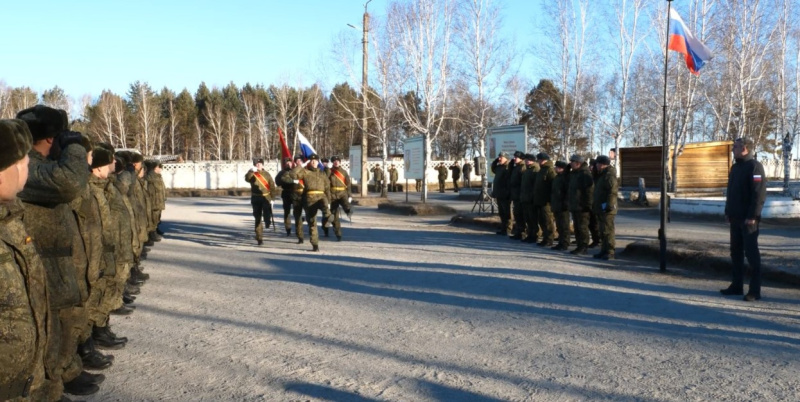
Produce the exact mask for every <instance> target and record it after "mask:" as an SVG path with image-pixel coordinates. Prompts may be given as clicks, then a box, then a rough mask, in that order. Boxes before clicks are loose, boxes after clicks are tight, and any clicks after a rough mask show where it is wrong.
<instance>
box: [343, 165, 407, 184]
mask: <svg viewBox="0 0 800 402" xmlns="http://www.w3.org/2000/svg"><path fill="white" fill-rule="evenodd" d="M342 170H344V169H342ZM398 177H399V174H398V173H397V168H391V169H389V181H391V182H392V183H396V182H397V179H398Z"/></svg>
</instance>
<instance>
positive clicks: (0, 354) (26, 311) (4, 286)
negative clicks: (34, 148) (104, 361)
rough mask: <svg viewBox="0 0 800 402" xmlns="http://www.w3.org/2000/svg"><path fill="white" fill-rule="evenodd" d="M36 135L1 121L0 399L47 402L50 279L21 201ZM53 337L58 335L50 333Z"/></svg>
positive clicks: (15, 122)
mask: <svg viewBox="0 0 800 402" xmlns="http://www.w3.org/2000/svg"><path fill="white" fill-rule="evenodd" d="M30 150H31V133H30V131H29V130H28V126H27V125H26V124H25V122H23V121H21V120H0V294H1V295H3V303H0V333H2V334H5V336H3V337H0V400H3V401H4V400H7V399H12V400H16V398H30V399H31V400H47V398H48V394H49V392H48V389H46V387H45V384H46V382H45V369H44V361H43V359H44V353H45V350H46V346H47V336H48V333H47V332H46V327H47V315H48V314H49V312H48V304H47V303H48V301H47V284H46V283H47V279H46V274H45V270H44V266H43V265H42V262H41V260H40V259H39V254H38V253H37V251H36V248H35V247H34V245H33V243H32V241H31V239H32V238H31V236H29V235H28V232H27V231H26V230H25V226H24V225H23V223H22V216H23V212H24V207H23V206H22V204H21V203H20V202H19V200H18V199H17V193H19V192H20V191H21V190H22V189H23V187H24V186H25V182H26V181H27V179H28V162H29V161H28V158H29V156H28V153H29V152H30ZM49 335H50V336H53V334H52V333H51V334H49Z"/></svg>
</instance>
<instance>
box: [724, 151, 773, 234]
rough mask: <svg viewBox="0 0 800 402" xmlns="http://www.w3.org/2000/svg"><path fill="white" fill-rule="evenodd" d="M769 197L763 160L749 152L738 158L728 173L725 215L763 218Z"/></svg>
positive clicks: (742, 218)
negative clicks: (760, 160)
mask: <svg viewBox="0 0 800 402" xmlns="http://www.w3.org/2000/svg"><path fill="white" fill-rule="evenodd" d="M766 198H767V177H766V174H765V173H764V166H763V165H761V162H759V161H757V160H755V159H753V156H752V155H750V154H747V155H745V156H744V158H738V159H736V162H735V163H734V164H733V166H732V167H731V171H730V173H729V174H728V192H727V196H726V197H725V216H727V217H728V218H729V219H732V220H747V219H761V209H762V208H764V201H765V200H766Z"/></svg>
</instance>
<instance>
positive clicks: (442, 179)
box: [436, 163, 447, 193]
mask: <svg viewBox="0 0 800 402" xmlns="http://www.w3.org/2000/svg"><path fill="white" fill-rule="evenodd" d="M436 171H437V172H439V175H438V176H437V178H438V179H439V192H440V193H443V192H444V188H445V183H446V182H447V166H445V165H444V163H440V164H439V167H437V168H436Z"/></svg>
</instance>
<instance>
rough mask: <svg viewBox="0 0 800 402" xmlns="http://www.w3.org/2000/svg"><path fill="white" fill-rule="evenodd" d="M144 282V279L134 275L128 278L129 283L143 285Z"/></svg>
mask: <svg viewBox="0 0 800 402" xmlns="http://www.w3.org/2000/svg"><path fill="white" fill-rule="evenodd" d="M143 284H144V281H143V280H142V279H139V278H137V277H136V276H134V275H131V276H130V278H128V285H133V286H141V285H143Z"/></svg>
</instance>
